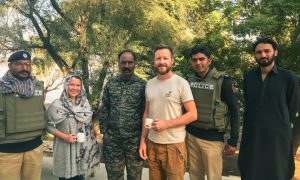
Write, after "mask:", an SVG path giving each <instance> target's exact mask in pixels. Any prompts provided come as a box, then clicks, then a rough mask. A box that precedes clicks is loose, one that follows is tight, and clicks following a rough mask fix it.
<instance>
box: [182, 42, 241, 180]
mask: <svg viewBox="0 0 300 180" xmlns="http://www.w3.org/2000/svg"><path fill="white" fill-rule="evenodd" d="M190 55H191V65H192V68H193V70H194V71H195V75H194V76H192V77H190V78H189V79H188V81H189V84H190V87H191V90H192V93H193V96H194V99H195V103H196V107H197V112H198V120H197V121H194V122H192V123H191V124H189V125H188V126H187V132H188V135H187V148H188V160H189V165H190V166H189V174H190V179H191V180H204V179H205V175H206V176H207V179H208V180H221V179H222V166H223V161H222V154H223V149H224V137H223V136H224V134H225V131H226V130H227V128H228V129H229V127H228V126H230V129H231V131H230V139H229V140H228V141H227V144H226V145H225V151H224V153H225V154H227V155H232V154H234V153H235V150H236V146H237V141H238V136H239V118H238V117H239V116H238V105H237V101H236V98H235V95H234V92H233V88H232V87H233V86H232V81H231V78H230V76H229V75H228V74H226V73H224V72H219V71H217V70H216V68H211V67H210V65H211V63H212V60H211V52H210V51H209V49H208V48H207V47H204V46H195V47H193V48H192V50H191V53H190ZM229 124H230V125H229Z"/></svg>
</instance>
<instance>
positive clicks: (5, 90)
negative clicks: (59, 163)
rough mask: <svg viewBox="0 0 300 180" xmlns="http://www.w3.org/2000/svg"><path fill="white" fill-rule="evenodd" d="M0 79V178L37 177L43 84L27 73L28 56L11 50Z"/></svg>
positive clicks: (42, 123)
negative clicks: (5, 68) (4, 71)
mask: <svg viewBox="0 0 300 180" xmlns="http://www.w3.org/2000/svg"><path fill="white" fill-rule="evenodd" d="M8 67H9V70H8V71H7V72H6V74H5V75H4V76H3V77H2V78H0V177H1V179H5V180H19V179H21V180H39V179H41V167H42V157H43V150H42V140H41V135H42V133H43V131H44V128H45V116H44V115H45V110H44V91H43V89H44V87H43V82H41V81H37V80H36V79H35V78H34V77H33V76H32V74H31V56H30V54H29V53H28V52H26V51H18V52H15V53H13V54H12V55H11V56H10V57H9V59H8Z"/></svg>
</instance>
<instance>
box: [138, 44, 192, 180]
mask: <svg viewBox="0 0 300 180" xmlns="http://www.w3.org/2000/svg"><path fill="white" fill-rule="evenodd" d="M173 63H174V57H173V52H172V49H171V48H170V47H169V46H166V45H160V46H157V47H156V48H155V50H154V67H155V68H156V70H157V73H158V75H157V76H156V77H154V78H153V79H151V80H149V81H148V82H147V86H146V107H145V112H144V116H143V130H142V137H141V143H140V151H139V152H140V156H141V158H142V159H144V160H147V159H148V164H149V179H150V180H157V179H160V180H166V179H168V180H183V178H184V173H185V167H186V158H187V157H186V156H187V152H186V145H185V134H186V132H185V125H186V124H189V123H190V122H192V121H194V120H196V119H197V110H196V106H195V102H194V98H193V95H192V92H191V89H190V87H189V84H188V82H187V81H186V80H185V79H183V78H181V77H180V76H178V75H176V74H174V73H173V72H172V71H171V67H172V64H173ZM182 106H184V108H185V113H184V112H183V108H182ZM146 118H147V120H148V118H151V119H152V120H153V121H152V123H151V125H150V127H149V129H147V128H146V127H145V124H146ZM148 121H149V120H148ZM146 144H147V145H146ZM146 146H147V147H146Z"/></svg>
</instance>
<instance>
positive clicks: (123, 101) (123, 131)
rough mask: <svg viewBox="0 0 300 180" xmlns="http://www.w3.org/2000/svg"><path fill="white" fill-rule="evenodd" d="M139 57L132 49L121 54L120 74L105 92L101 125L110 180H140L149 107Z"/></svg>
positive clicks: (101, 110)
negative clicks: (137, 73) (138, 68)
mask: <svg viewBox="0 0 300 180" xmlns="http://www.w3.org/2000/svg"><path fill="white" fill-rule="evenodd" d="M135 62H136V56H135V54H134V52H132V51H131V50H124V51H122V52H120V53H119V55H118V65H119V70H120V73H121V74H120V75H119V76H116V77H113V78H111V79H110V80H109V81H108V82H107V84H106V86H105V88H104V92H103V96H102V102H101V105H100V113H99V122H100V129H101V132H102V133H103V134H104V138H103V155H104V161H105V168H106V172H107V177H108V179H109V180H110V179H111V180H114V179H116V180H120V179H124V169H125V166H126V171H127V179H128V180H139V179H141V176H142V167H143V166H142V160H141V158H140V157H139V153H138V150H139V142H140V136H141V131H142V116H143V112H144V107H145V85H146V81H144V80H142V79H141V78H139V77H137V76H135V75H134V69H135Z"/></svg>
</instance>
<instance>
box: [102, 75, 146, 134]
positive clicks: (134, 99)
mask: <svg viewBox="0 0 300 180" xmlns="http://www.w3.org/2000/svg"><path fill="white" fill-rule="evenodd" d="M145 86H146V81H145V80H143V79H141V78H139V77H137V76H133V77H132V78H131V79H130V80H124V79H122V78H121V77H120V76H117V77H113V78H111V79H110V80H109V81H108V82H107V84H106V86H105V88H104V92H103V95H102V102H101V105H100V112H99V121H100V129H101V132H102V133H103V134H104V135H105V134H106V133H109V134H110V136H111V135H113V136H116V137H119V136H121V137H136V136H140V134H141V129H142V116H143V112H144V107H145Z"/></svg>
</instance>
